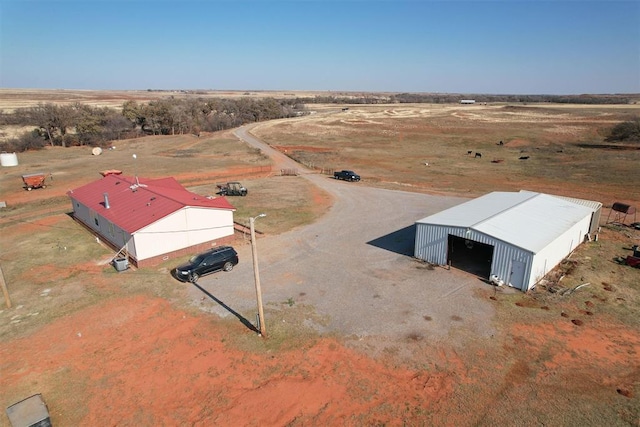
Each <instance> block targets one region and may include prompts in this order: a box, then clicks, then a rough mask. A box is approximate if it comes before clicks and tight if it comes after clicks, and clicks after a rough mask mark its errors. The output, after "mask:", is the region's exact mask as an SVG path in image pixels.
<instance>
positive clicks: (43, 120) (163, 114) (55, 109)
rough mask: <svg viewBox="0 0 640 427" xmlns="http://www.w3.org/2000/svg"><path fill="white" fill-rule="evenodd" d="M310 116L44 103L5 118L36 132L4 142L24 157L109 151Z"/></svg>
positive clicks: (291, 103) (216, 107)
mask: <svg viewBox="0 0 640 427" xmlns="http://www.w3.org/2000/svg"><path fill="white" fill-rule="evenodd" d="M304 114H307V111H306V109H305V107H304V105H303V104H299V103H297V102H296V101H295V100H286V99H283V100H276V99H273V98H262V99H249V98H241V99H239V100H232V99H217V98H216V99H175V98H167V99H161V100H157V101H151V102H148V103H138V102H135V101H126V102H125V103H124V104H123V105H122V108H120V109H113V108H107V107H93V106H90V105H86V104H81V103H75V104H72V105H58V104H53V103H41V104H38V105H37V106H35V107H29V108H23V109H18V110H16V111H14V112H13V113H4V112H3V113H1V114H0V126H1V125H16V126H34V128H33V129H32V130H31V131H29V132H25V133H23V134H22V135H19V136H18V137H16V138H12V139H10V140H8V141H4V142H0V149H1V150H2V151H11V152H23V151H26V150H33V149H40V148H43V147H45V146H60V147H69V146H82V145H91V146H97V147H105V146H108V145H109V144H110V142H111V141H114V140H118V139H128V138H135V137H138V136H144V135H180V134H198V135H199V134H200V132H214V131H220V130H224V129H230V128H235V127H238V126H241V125H243V124H247V123H253V122H260V121H264V120H273V119H280V118H287V117H297V116H301V115H304Z"/></svg>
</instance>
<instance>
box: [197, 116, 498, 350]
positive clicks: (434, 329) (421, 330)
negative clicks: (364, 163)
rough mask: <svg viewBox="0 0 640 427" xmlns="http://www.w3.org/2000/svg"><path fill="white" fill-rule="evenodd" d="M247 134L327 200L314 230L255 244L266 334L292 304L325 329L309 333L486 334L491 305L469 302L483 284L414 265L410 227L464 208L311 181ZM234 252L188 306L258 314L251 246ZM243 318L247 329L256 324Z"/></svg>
mask: <svg viewBox="0 0 640 427" xmlns="http://www.w3.org/2000/svg"><path fill="white" fill-rule="evenodd" d="M246 131H247V129H246V128H240V129H239V130H238V131H237V133H236V135H238V136H239V137H240V138H242V139H243V140H245V141H247V142H248V143H249V144H251V145H254V146H256V147H259V148H260V149H262V150H263V152H265V154H267V155H270V156H272V158H274V161H275V162H276V164H277V165H278V166H277V167H279V168H290V167H295V168H297V169H298V170H299V171H300V172H301V177H302V179H308V180H310V181H311V182H312V183H314V184H315V185H317V186H318V187H321V188H323V189H324V190H326V191H327V192H329V193H330V194H332V195H333V196H334V198H335V203H334V205H333V207H332V208H331V209H330V211H329V212H328V214H326V215H325V216H323V217H322V218H320V219H319V220H318V221H317V222H316V223H314V224H311V225H309V226H305V227H300V228H297V229H295V230H292V231H289V232H287V233H284V234H281V235H277V236H266V237H263V238H259V239H258V240H257V246H258V257H259V268H260V281H261V284H262V293H263V302H264V306H265V311H266V313H267V314H266V315H265V317H266V323H267V328H268V324H269V316H268V312H269V307H270V306H272V307H273V305H274V304H277V305H278V306H281V304H282V303H284V302H286V301H293V302H294V303H295V304H305V305H310V306H313V307H314V308H315V311H316V312H317V314H318V315H320V316H322V317H323V318H324V319H326V321H327V323H326V324H324V325H322V326H321V325H318V324H313V325H311V326H314V327H317V328H318V329H320V330H321V331H330V332H337V333H340V334H345V335H350V336H357V337H371V336H384V337H389V338H394V337H396V338H402V337H407V336H410V335H411V334H420V336H425V337H433V338H436V337H438V338H444V337H445V336H446V335H447V334H448V333H449V332H450V329H451V328H453V327H465V328H467V329H468V330H469V331H471V332H472V333H477V334H481V335H488V334H492V333H493V328H492V326H491V319H492V317H493V308H492V305H491V304H490V301H489V300H488V299H486V298H479V297H478V296H477V292H475V290H477V289H481V288H484V289H486V288H487V285H486V284H484V283H483V282H481V281H480V280H478V278H476V277H473V276H471V275H469V274H467V273H464V272H461V271H457V270H455V269H452V270H447V269H445V268H439V267H437V268H435V269H433V270H429V269H427V268H425V266H424V265H423V264H422V263H419V262H418V261H416V260H414V259H413V258H412V255H413V245H414V235H415V228H414V223H415V221H416V220H418V219H421V218H424V217H425V216H428V215H431V214H433V213H436V212H439V211H441V210H443V209H446V208H449V207H451V206H454V205H456V204H459V203H461V202H463V201H465V200H466V199H461V198H456V197H442V196H429V195H425V194H418V193H410V192H403V191H391V190H384V189H378V188H373V187H368V186H367V184H366V181H363V182H359V183H350V182H344V181H337V180H334V179H333V178H329V177H327V176H325V175H319V174H314V173H311V172H310V171H308V170H306V169H304V167H302V166H300V165H299V164H297V163H295V162H293V161H292V160H291V159H289V158H288V157H286V156H284V155H282V154H281V153H279V152H277V151H276V150H273V149H272V148H271V147H269V146H266V145H265V144H262V143H261V142H260V141H258V140H256V139H255V138H253V137H251V136H250V135H248V134H247V133H246ZM259 221H260V220H259V219H258V220H256V228H258V229H259ZM236 249H237V250H238V253H239V256H240V263H239V264H238V265H237V266H236V268H235V269H234V270H233V271H232V272H230V273H224V272H221V273H216V274H213V275H209V276H205V277H202V278H200V279H199V281H198V286H192V288H191V290H190V296H191V297H192V299H193V302H194V304H198V305H200V306H201V307H202V308H203V309H205V310H208V311H211V312H214V313H216V314H217V315H219V316H222V317H226V316H230V315H233V313H232V311H233V312H236V313H251V312H252V310H254V311H253V312H254V313H257V308H256V306H257V304H256V294H255V286H254V276H253V264H252V261H251V246H250V245H249V244H246V245H241V246H236ZM203 291H206V293H208V294H210V296H211V297H213V298H211V300H212V303H211V304H201V300H202V298H203V293H204V292H203ZM205 296H206V294H205ZM249 317H250V318H248V319H246V320H248V321H250V322H255V315H254V316H249Z"/></svg>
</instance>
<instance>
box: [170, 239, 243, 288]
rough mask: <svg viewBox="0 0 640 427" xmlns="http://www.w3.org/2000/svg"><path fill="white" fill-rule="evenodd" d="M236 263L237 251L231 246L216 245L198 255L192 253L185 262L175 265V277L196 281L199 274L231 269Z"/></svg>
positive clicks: (184, 280)
mask: <svg viewBox="0 0 640 427" xmlns="http://www.w3.org/2000/svg"><path fill="white" fill-rule="evenodd" d="M237 263H238V253H237V252H236V250H235V249H233V248H232V247H231V246H218V247H216V248H213V249H210V250H208V251H206V252H203V253H201V254H198V255H194V256H192V257H191V258H190V259H189V262H187V263H186V264H182V265H179V266H178V267H176V271H175V274H176V279H178V280H180V281H183V282H194V283H195V282H196V281H197V280H198V278H199V277H200V276H204V275H206V274H210V273H213V272H216V271H220V270H224V271H231V270H233V267H234V266H235V265H236V264H237Z"/></svg>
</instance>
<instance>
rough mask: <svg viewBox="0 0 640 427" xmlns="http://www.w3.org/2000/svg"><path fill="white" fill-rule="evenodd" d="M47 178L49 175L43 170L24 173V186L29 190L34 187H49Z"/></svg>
mask: <svg viewBox="0 0 640 427" xmlns="http://www.w3.org/2000/svg"><path fill="white" fill-rule="evenodd" d="M46 179H47V176H46V175H45V174H44V173H42V172H38V173H30V174H27V175H22V181H23V182H24V188H25V190H27V191H31V190H33V189H34V188H47V186H46V185H45V180H46Z"/></svg>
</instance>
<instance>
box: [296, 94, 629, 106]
mask: <svg viewBox="0 0 640 427" xmlns="http://www.w3.org/2000/svg"><path fill="white" fill-rule="evenodd" d="M635 98H636V99H637V98H638V96H637V95H635ZM463 99H473V100H475V101H476V102H478V103H483V102H517V103H527V102H529V103H542V102H548V103H558V104H601V105H605V104H630V103H632V102H633V98H632V97H631V96H630V95H626V94H613V95H487V94H453V93H452V94H449V93H398V94H384V93H377V94H376V93H343V94H334V95H325V96H313V97H306V98H298V99H297V102H299V103H302V104H314V103H315V104H456V103H459V102H460V101H461V100H463Z"/></svg>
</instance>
